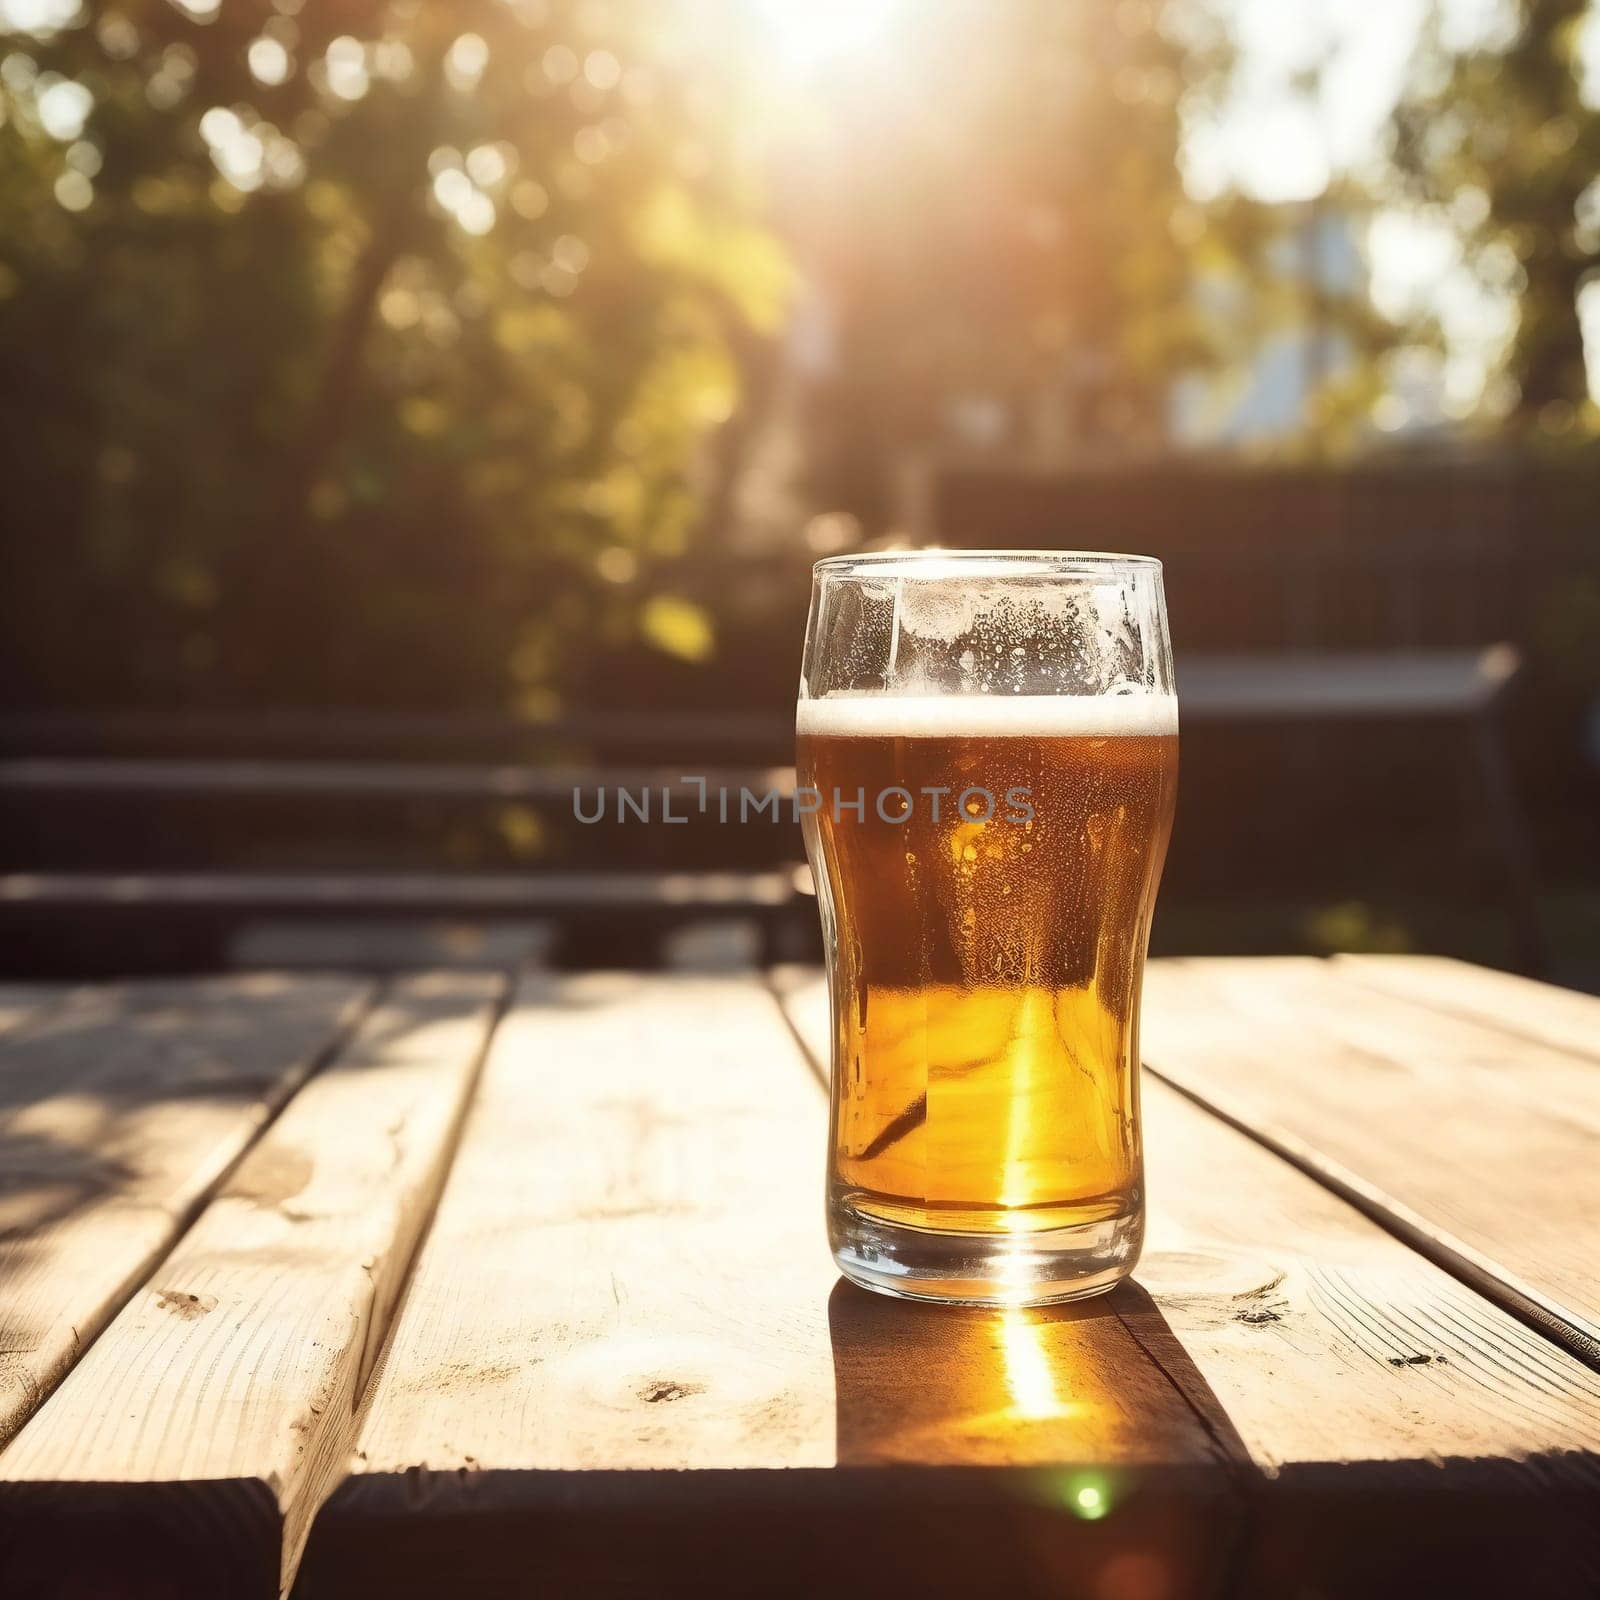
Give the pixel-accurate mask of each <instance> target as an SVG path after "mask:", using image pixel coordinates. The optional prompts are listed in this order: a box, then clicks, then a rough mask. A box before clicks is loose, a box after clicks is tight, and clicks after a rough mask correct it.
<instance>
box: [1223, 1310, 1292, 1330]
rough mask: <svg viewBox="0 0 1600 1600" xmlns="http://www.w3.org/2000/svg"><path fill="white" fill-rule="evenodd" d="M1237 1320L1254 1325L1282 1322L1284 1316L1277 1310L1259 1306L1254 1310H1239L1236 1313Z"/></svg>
mask: <svg viewBox="0 0 1600 1600" xmlns="http://www.w3.org/2000/svg"><path fill="white" fill-rule="evenodd" d="M1233 1320H1234V1321H1235V1322H1248V1323H1250V1324H1251V1326H1252V1327H1254V1326H1256V1325H1257V1324H1259V1323H1263V1322H1282V1321H1283V1318H1282V1317H1281V1316H1280V1315H1279V1314H1278V1313H1277V1312H1276V1311H1269V1310H1268V1309H1267V1308H1266V1307H1265V1306H1258V1307H1257V1308H1256V1309H1255V1310H1254V1311H1238V1312H1235V1313H1234V1318H1233Z"/></svg>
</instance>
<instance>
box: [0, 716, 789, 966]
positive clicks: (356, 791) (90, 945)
mask: <svg viewBox="0 0 1600 1600" xmlns="http://www.w3.org/2000/svg"><path fill="white" fill-rule="evenodd" d="M330 729H331V730H332V731H333V732H334V733H338V734H341V735H343V736H344V740H345V745H344V748H345V752H346V759H341V760H333V759H329V758H328V754H327V751H328V749H329V747H330V745H331V743H332V740H331V739H330ZM447 734H448V737H447ZM585 738H586V739H587V740H588V743H589V747H590V748H593V749H597V750H600V751H602V752H604V753H605V755H606V759H605V760H604V761H603V762H596V761H595V760H593V759H590V760H581V761H580V760H576V759H574V758H573V753H572V752H573V751H574V750H576V749H577V748H578V747H579V746H580V745H581V744H582V742H583V741H584V739H585ZM674 738H681V739H682V740H683V741H684V744H683V749H684V750H685V751H687V752H688V753H689V755H688V758H687V759H683V760H670V759H669V756H668V752H670V750H671V747H672V746H671V741H672V740H673V739H674ZM196 740H199V741H204V742H206V743H209V744H212V745H213V746H216V747H219V748H221V749H223V750H226V751H229V753H228V754H224V755H220V756H209V757H201V756H196V755H193V754H180V753H177V752H179V751H182V750H185V749H189V748H192V743H193V741H196ZM430 741H438V742H437V743H432V744H430ZM488 743H497V744H498V745H499V746H500V747H501V748H503V749H506V750H508V751H516V752H517V759H506V760H499V761H493V762H485V761H462V760H440V759H432V760H418V759H405V760H398V759H394V752H396V751H397V750H404V749H405V748H407V747H408V745H409V747H411V748H414V749H416V750H417V751H421V750H425V749H432V750H433V751H434V753H435V755H436V756H437V753H438V751H439V750H440V749H444V750H450V749H452V748H454V749H461V748H463V746H465V747H466V748H479V747H481V746H483V745H484V744H488ZM774 743H775V742H774V740H773V738H772V729H771V727H770V724H769V723H768V722H766V721H765V720H762V719H752V718H739V717H732V718H728V719H721V718H714V719H709V720H708V719H686V718H682V717H674V716H672V715H670V714H669V715H666V716H664V717H662V718H660V719H654V720H652V719H639V718H634V719H617V718H599V719H593V720H591V721H588V722H558V723H551V724H541V725H534V726H529V725H524V724H518V723H513V722H510V721H508V720H507V719H503V718H492V719H484V718H479V719H473V718H470V717H469V718H463V719H461V723H460V725H459V726H452V727H450V728H449V729H446V728H444V727H441V726H438V725H437V723H436V720H435V719H431V718H422V719H414V718H391V719H385V718H382V717H379V718H376V719H372V720H371V721H370V722H362V721H361V720H360V719H347V718H340V717H337V716H335V717H331V718H317V717H310V716H307V717H282V716H279V717H273V716H268V717H264V718H254V719H242V722H239V723H231V722H228V721H227V720H226V719H216V718H193V717H188V718H175V719H171V720H170V721H164V720H163V719H160V718H141V717H127V716H123V717H109V718H103V719H95V718H71V717H55V718H50V717H42V718H20V719H18V718H11V719H5V720H3V721H0V750H6V751H9V752H11V753H9V754H4V755H0V801H9V802H11V803H12V805H13V807H14V808H21V814H22V815H28V814H33V815H37V814H38V808H48V807H52V806H56V805H59V804H60V803H62V802H72V803H76V804H79V805H83V804H89V805H92V806H93V807H95V808H96V809H95V810H94V811H93V813H91V814H92V815H93V816H94V817H96V818H97V819H99V822H100V828H99V831H100V833H102V834H108V835H109V836H111V837H113V838H114V837H117V836H118V834H117V831H116V829H117V819H118V818H122V817H126V816H129V815H135V814H143V811H144V808H148V807H151V806H158V807H159V806H164V805H170V804H172V803H180V804H182V803H187V804H190V805H194V804H198V805H199V806H201V807H202V808H203V809H204V811H205V813H206V814H210V815H215V814H217V813H219V812H221V811H223V810H225V809H226V808H228V807H230V806H238V805H255V806H260V805H262V804H266V803H272V802H285V801H287V802H311V803H313V804H316V805H323V804H337V803H341V802H351V801H354V802H367V801H370V802H372V803H373V804H374V805H376V806H380V807H383V808H385V810H386V811H388V812H389V813H390V814H393V813H395V812H396V811H399V810H405V809H408V808H413V807H416V806H418V805H421V806H428V807H434V808H437V807H440V806H443V807H464V808H467V809H469V810H472V809H483V808H488V807H495V806H504V805H513V804H514V805H523V806H530V807H534V808H537V809H539V810H540V811H541V812H542V813H544V814H547V815H549V814H557V813H559V814H572V815H578V816H580V817H581V818H583V819H590V818H593V817H595V816H596V815H597V813H598V811H599V810H600V809H602V808H604V809H605V810H606V812H607V817H608V820H610V821H614V820H615V814H616V811H617V808H618V805H619V798H618V797H619V795H621V794H624V793H625V794H627V795H629V796H631V797H633V799H634V800H635V802H638V801H640V800H642V799H643V797H645V796H648V797H649V804H650V806H651V807H652V808H653V809H652V810H651V813H650V814H651V816H652V817H653V818H655V819H657V821H656V822H654V823H653V824H651V825H646V824H645V823H644V822H642V821H637V825H636V826H633V827H631V828H622V827H614V828H612V829H611V831H610V832H609V833H606V830H604V829H599V828H596V829H594V830H593V832H594V834H595V835H596V837H595V838H594V839H593V840H590V839H588V838H587V837H584V838H582V839H580V841H579V842H580V843H582V844H584V845H585V846H586V847H588V854H589V855H590V856H594V857H598V858H599V859H596V860H591V861H581V860H580V861H577V862H568V863H563V862H561V861H560V860H555V861H551V862H548V863H539V864H538V865H537V866H536V867H528V868H523V869H519V870H515V871H503V872H494V873H491V872H471V871H463V870H454V871H446V870H433V871H417V870H402V869H397V868H393V867H384V868H382V869H377V868H369V869H368V870H364V871H349V870H346V871H341V870H330V869H328V868H327V867H325V866H324V867H318V868H317V869H315V870H283V869H280V868H274V869H271V870H267V869H257V870H252V871H228V870H217V869H216V868H212V867H207V868H205V869H200V868H195V869H180V868H174V867H171V866H163V867H160V868H154V867H141V866H140V865H139V864H138V863H137V862H133V863H129V864H128V870H117V871H109V872H108V871H85V870H81V869H78V868H67V869H60V868H54V867H46V868H43V869H33V870H12V871H9V872H0V939H4V940H5V941H6V949H7V950H8V952H9V960H8V966H9V968H10V970H12V971H30V972H45V973H48V972H50V971H52V970H61V969H62V968H65V969H67V970H79V971H89V972H94V971H97V970H98V971H107V970H109V971H128V970H140V969H141V968H144V969H151V968H153V969H156V970H163V969H172V968H180V969H181V968H184V967H190V968H192V967H196V966H203V965H217V964H223V963H224V962H225V959H226V956H225V953H226V951H227V950H228V949H230V948H231V947H232V946H233V944H234V943H235V942H236V936H237V935H239V934H240V933H241V931H243V930H245V929H247V928H249V927H251V926H252V925H253V924H255V923H256V922H258V921H260V920H261V919H265V918H271V919H283V918H291V919H302V920H303V919H318V920H323V921H329V920H337V921H339V922H342V923H352V922H355V923H361V922H366V921H370V920H371V919H374V918H385V919H390V920H393V921H406V920H412V921H414V920H416V919H432V920H435V921H437V920H439V919H449V920H450V921H452V922H458V923H459V922H462V921H466V920H472V921H485V920H491V921H492V920H507V919H510V920H514V921H517V922H519V923H527V922H530V921H533V922H542V923H545V924H548V925H549V926H550V927H551V928H552V929H554V930H557V931H559V932H561V933H562V934H563V935H564V936H565V937H566V938H567V939H569V940H578V941H580V948H581V949H582V950H584V951H585V952H588V953H590V954H594V953H597V952H599V951H602V950H603V951H608V952H609V959H612V960H616V959H630V960H647V959H649V958H650V956H651V954H652V952H653V951H655V950H656V949H658V948H659V947H660V943H661V940H662V939H663V938H664V937H665V935H666V934H667V933H669V932H670V931H671V930H673V929H676V928H680V927H682V926H684V925H686V924H688V923H691V922H694V921H697V920H702V919H705V918H711V917H733V918H737V919H741V920H742V921H743V922H744V923H745V924H747V925H748V926H749V927H750V928H751V929H752V930H753V932H754V934H755V936H756V938H757V939H758V941H759V943H760V948H761V949H762V950H763V952H764V953H765V955H766V956H767V958H769V959H774V958H777V957H778V956H779V955H781V954H783V953H784V952H785V951H787V952H789V953H790V954H791V955H792V954H793V953H794V951H795V950H796V949H797V948H798V949H800V950H805V949H808V948H809V947H810V941H811V939H812V938H813V937H814V934H813V932H812V925H813V923H814V917H813V915H812V912H811V909H810V907H809V905H808V904H805V903H804V902H803V901H802V899H801V892H800V889H799V887H798V886H797V879H796V875H795V868H796V866H797V865H798V863H799V859H800V854H801V852H800V845H799V837H798V831H797V830H795V829H793V828H792V827H787V826H775V825H774V824H773V823H772V822H771V821H764V820H763V819H762V818H761V817H757V818H756V820H754V821H752V822H750V823H749V824H747V825H746V826H747V830H748V831H749V833H750V836H751V838H753V839H755V840H756V846H757V848H756V850H755V852H754V853H755V854H756V855H757V856H758V857H760V858H762V864H761V865H759V866H756V867H746V868H745V869H744V870H720V869H718V868H714V867H706V866H704V865H698V866H697V865H696V864H695V863H694V861H693V860H691V861H688V862H685V861H683V860H681V859H678V857H680V856H681V855H682V854H683V853H684V852H683V850H682V846H681V835H680V830H679V829H677V828H675V827H672V826H670V825H666V826H663V825H661V824H660V822H659V818H660V816H661V810H662V807H663V806H664V805H666V804H670V806H671V808H672V814H673V816H674V817H675V818H678V819H685V818H687V819H689V820H691V821H693V820H696V819H697V817H698V816H699V815H700V813H701V812H702V811H703V810H704V803H705V802H706V798H707V796H708V795H709V796H710V800H709V804H710V807H711V812H712V814H714V813H715V811H716V808H717V804H718V802H717V796H718V794H719V792H723V793H727V794H730V795H732V796H734V797H735V805H737V797H738V796H739V795H740V794H741V792H743V791H745V790H748V791H749V792H750V793H751V794H753V795H755V796H757V797H758V799H764V798H765V797H766V796H768V795H777V796H778V797H779V798H780V803H781V804H783V805H785V806H786V805H787V804H788V803H789V799H790V797H792V794H793V789H794V772H793V769H792V767H789V766H787V765H784V764H782V763H779V764H777V765H772V764H757V763H755V762H753V761H751V760H750V759H749V757H750V756H752V755H753V754H755V753H756V752H759V751H762V750H765V749H770V748H773V747H774ZM789 745H792V734H790V733H784V734H783V735H782V738H781V740H779V741H777V742H776V748H777V749H779V750H784V749H786V748H787V746H789ZM141 747H142V748H144V749H146V750H150V749H154V750H157V751H163V752H166V753H163V754H160V755H150V754H144V755H134V754H131V753H130V752H131V751H133V750H136V749H139V748H141ZM241 747H242V748H241ZM41 748H42V750H43V752H44V753H20V752H23V751H28V750H34V751H38V750H40V749H41ZM252 748H253V749H255V750H261V749H265V750H268V751H271V752H273V753H272V754H270V755H268V756H263V755H259V754H247V753H243V751H244V750H247V749H252ZM630 750H631V751H634V752H642V753H645V754H646V755H649V754H650V753H652V752H655V753H656V754H657V759H655V760H653V761H650V762H648V763H644V762H640V761H639V760H637V759H636V760H634V761H632V762H628V761H625V760H618V759H616V758H617V756H618V755H620V754H626V753H627V752H628V751H630ZM307 751H316V752H319V753H318V754H316V755H315V757H314V758H312V757H308V756H307V755H306V754H305V752H307ZM293 752H299V754H294V753H293ZM707 755H710V756H713V757H717V758H719V759H715V760H710V761H707V760H705V759H702V758H703V757H705V756H707ZM730 756H734V757H744V758H745V759H744V760H743V761H742V762H738V761H735V762H730V761H729V760H728V757H730ZM14 814H16V813H15V810H14ZM162 815H166V813H162ZM631 815H633V813H630V816H631ZM569 831H573V832H576V833H578V834H580V835H585V836H587V834H588V833H589V831H590V830H587V829H583V828H577V829H573V830H569ZM601 833H606V837H605V838H604V839H603V840H602V839H600V838H599V837H598V835H599V834H601ZM726 842H727V841H726V839H725V838H723V839H719V841H718V844H719V846H720V845H723V844H725V843H726ZM721 854H722V851H721V849H720V848H719V849H718V850H717V851H715V852H713V851H708V850H707V849H706V848H705V846H704V844H702V845H701V846H700V847H699V849H698V858H699V859H701V860H704V859H705V858H707V857H711V856H720V855H721ZM120 866H121V864H120V863H119V867H120ZM368 948H369V949H372V950H374V952H376V950H377V949H378V947H377V946H376V945H375V944H373V943H372V942H370V941H369V942H368Z"/></svg>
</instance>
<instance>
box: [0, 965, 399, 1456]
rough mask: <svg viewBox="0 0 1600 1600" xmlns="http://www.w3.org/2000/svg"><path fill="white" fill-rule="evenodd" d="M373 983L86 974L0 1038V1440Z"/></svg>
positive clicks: (338, 1034) (363, 1003)
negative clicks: (0, 1193)
mask: <svg viewBox="0 0 1600 1600" xmlns="http://www.w3.org/2000/svg"><path fill="white" fill-rule="evenodd" d="M373 992H374V991H373V986H372V985H371V984H370V983H367V982H364V981H361V982H358V981H355V980H351V979H346V978H307V977H298V978H296V977H289V976H283V975H277V974H254V975H251V976H248V977H229V978H216V979H204V980H189V981H186V982H180V981H172V980H157V981H143V982H130V983H125V984H117V985H97V986H86V987H81V988H74V989H70V990H68V991H67V992H65V993H64V994H63V995H62V996H61V997H60V998H59V1000H56V1001H54V1002H51V1003H47V1004H45V1005H44V1006H43V1007H41V1008H40V1009H39V1010H37V1011H36V1012H33V1013H32V1014H30V1015H28V1016H26V1017H24V1018H22V1019H20V1020H19V1021H18V1023H17V1024H16V1026H14V1027H13V1028H11V1029H9V1030H8V1032H7V1034H6V1036H5V1037H4V1038H3V1039H0V1178H5V1179H8V1180H9V1182H8V1184H7V1187H6V1192H5V1195H4V1217H3V1220H4V1224H5V1227H4V1231H3V1234H0V1281H3V1282H4V1283H5V1286H6V1294H5V1297H4V1300H3V1301H0V1351H3V1354H0V1445H3V1444H4V1443H5V1442H6V1441H7V1440H8V1439H10V1438H11V1437H12V1435H13V1434H14V1433H15V1432H16V1431H17V1430H18V1429H19V1428H20V1427H21V1426H22V1425H23V1424H24V1423H25V1422H26V1420H27V1418H28V1417H29V1416H30V1415H31V1414H32V1413H33V1412H34V1411H35V1410H36V1409H37V1407H38V1406H39V1404H40V1403H42V1402H43V1400H44V1399H45V1398H46V1397H47V1396H48V1395H49V1394H50V1392H51V1391H52V1390H53V1389H54V1388H55V1386H56V1385H57V1383H59V1382H60V1381H61V1379H62V1378H63V1377H64V1376H65V1374H66V1373H67V1372H68V1371H69V1370H70V1369H71V1367H72V1364H73V1363H74V1362H75V1361H76V1360H77V1359H78V1357H79V1356H80V1355H81V1354H82V1352H83V1350H84V1349H85V1348H86V1347H87V1345H88V1344H89V1343H90V1341H91V1340H93V1338H94V1337H95V1336H96V1335H97V1334H98V1333H99V1332H100V1330H101V1329H102V1328H103V1327H104V1326H105V1325H106V1323H107V1322H108V1321H109V1320H110V1319H111V1317H112V1316H114V1315H115V1314H116V1312H117V1311H118V1309H119V1308H120V1307H121V1306H122V1305H123V1304H124V1303H125V1302H126V1301H127V1299H128V1297H129V1296H130V1295H131V1294H133V1293H134V1291H135V1290H136V1289H137V1288H138V1286H139V1285H140V1284H141V1283H142V1282H143V1281H144V1279H145V1277H146V1275H147V1274H148V1273H149V1271H150V1270H151V1269H152V1268H153V1267H154V1266H155V1264H156V1263H157V1262H158V1261H159V1260H160V1259H161V1258H162V1256H164V1255H165V1253H166V1251H167V1249H168V1248H169V1247H170V1246H171V1244H172V1242H173V1241H174V1240H175V1239H176V1238H178V1237H179V1236H180V1235H181V1234H182V1233H183V1231H184V1230H185V1229H186V1228H187V1227H188V1226H189V1224H190V1223H191V1222H192V1221H193V1219H194V1217H195V1216H196V1215H197V1214H198V1212H199V1211H200V1209H201V1208H202V1207H203V1206H204V1204H205V1203H206V1200H207V1198H208V1197H209V1196H210V1195H211V1194H212V1193H213V1192H214V1190H215V1189H216V1187H217V1186H218V1185H219V1184H220V1183H222V1182H224V1181H225V1180H226V1179H227V1177H228V1176H229V1174H230V1173H231V1172H232V1171H233V1169H234V1168H235V1167H236V1165H237V1164H238V1162H239V1161H240V1160H241V1159H242V1158H243V1156H244V1155H245V1154H246V1153H247V1152H248V1150H249V1149H250V1148H251V1146H252V1145H253V1143H254V1142H255V1140H256V1139H257V1138H258V1137H259V1135H260V1134H261V1132H262V1130H263V1129H264V1128H266V1127H267V1126H269V1125H270V1124H271V1122H272V1120H273V1118H274V1117H276V1116H277V1114H278V1113H279V1112H280V1111H281V1110H282V1108H283V1106H284V1105H285V1104H287V1103H288V1101H289V1099H290V1097H291V1096H292V1095H293V1093H294V1092H295V1090H296V1089H297V1088H298V1087H299V1086H300V1085H301V1084H302V1083H304V1082H305V1081H306V1079H307V1078H308V1077H310V1076H311V1075H312V1074H313V1073H314V1072H315V1071H316V1070H317V1069H318V1067H320V1066H321V1065H322V1064H323V1062H325V1061H326V1060H327V1059H329V1057H330V1056H331V1055H332V1054H333V1053H335V1052H336V1051H337V1049H338V1048H339V1046H340V1044H341V1043H342V1042H343V1040H344V1039H345V1038H347V1037H348V1035H349V1032H350V1030H351V1029H353V1028H354V1027H355V1026H357V1024H358V1023H359V1020H360V1018H361V1016H362V1015H363V1014H364V1012H365V1009H366V1008H367V1007H368V1006H369V1005H370V1003H371V1000H372V996H373Z"/></svg>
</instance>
